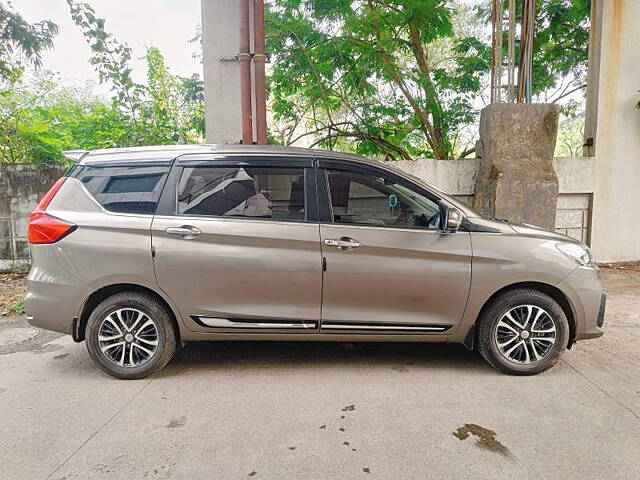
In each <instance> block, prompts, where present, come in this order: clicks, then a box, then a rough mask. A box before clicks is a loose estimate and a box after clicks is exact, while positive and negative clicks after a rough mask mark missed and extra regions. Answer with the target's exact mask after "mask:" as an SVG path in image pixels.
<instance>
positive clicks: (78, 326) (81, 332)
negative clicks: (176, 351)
mask: <svg viewBox="0 0 640 480" xmlns="http://www.w3.org/2000/svg"><path fill="white" fill-rule="evenodd" d="M123 292H140V293H144V294H146V295H149V296H150V297H153V298H154V299H155V300H157V301H158V302H159V303H160V304H161V305H162V306H163V307H164V308H165V309H166V310H167V312H168V313H169V317H170V318H171V323H172V325H173V331H174V334H175V337H176V342H179V341H180V327H179V325H178V318H177V316H176V313H175V311H174V310H173V308H172V307H171V305H169V302H167V300H166V299H165V298H163V297H162V295H159V294H158V293H157V292H155V291H154V290H152V289H150V288H148V287H144V286H142V285H138V284H135V283H116V284H112V285H106V286H104V287H101V288H99V289H98V290H96V291H94V292H93V293H92V294H91V295H89V296H88V297H87V299H86V300H85V302H84V305H83V306H82V310H81V313H80V316H79V318H78V320H77V321H76V322H74V324H75V325H74V329H73V339H74V340H75V341H76V342H81V341H83V340H84V339H85V331H86V328H87V321H88V320H89V316H90V315H91V312H93V310H94V309H95V308H96V307H97V306H98V305H99V304H100V303H101V302H102V301H104V300H105V299H107V298H109V297H110V296H112V295H115V294H116V293H123Z"/></svg>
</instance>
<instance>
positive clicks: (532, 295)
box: [25, 145, 605, 378]
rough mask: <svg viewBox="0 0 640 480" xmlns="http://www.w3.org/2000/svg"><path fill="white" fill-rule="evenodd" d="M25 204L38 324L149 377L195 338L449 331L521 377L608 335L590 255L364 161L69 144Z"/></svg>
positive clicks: (380, 337)
mask: <svg viewBox="0 0 640 480" xmlns="http://www.w3.org/2000/svg"><path fill="white" fill-rule="evenodd" d="M66 154H67V156H68V157H70V158H73V159H74V160H75V161H76V165H75V167H74V168H73V169H72V170H71V171H70V172H69V174H68V175H67V176H66V177H64V178H61V179H60V180H59V181H58V182H57V183H56V184H55V185H54V186H53V187H52V189H51V190H50V191H49V192H48V193H47V195H46V196H45V197H44V198H43V199H42V201H41V202H40V204H39V205H38V207H37V208H36V210H35V211H34V212H33V213H32V214H31V217H30V223H29V234H28V235H29V242H30V245H31V254H32V260H33V266H32V268H31V272H30V273H29V278H28V294H27V297H26V300H25V306H26V312H27V318H28V320H29V322H31V324H32V325H35V326H38V327H41V328H45V329H50V330H54V331H57V332H63V333H66V334H70V335H72V336H73V338H74V340H76V341H78V342H79V341H82V340H86V342H87V348H88V350H89V354H90V355H91V357H92V358H93V359H94V361H95V362H96V363H97V364H98V366H100V368H102V369H103V370H104V371H106V372H107V373H109V374H111V375H113V376H116V377H119V378H141V377H144V376H147V375H150V374H152V373H153V372H156V371H158V370H159V369H161V368H162V367H164V366H165V365H166V364H167V363H168V362H169V361H170V360H171V358H172V357H173V356H174V354H175V352H176V350H177V349H178V348H179V347H180V346H182V345H183V344H184V343H185V342H190V341H195V340H313V341H341V342H360V341H363V342H379V341H385V342H387V341H393V342H456V343H463V344H464V345H466V346H467V347H468V348H470V349H472V348H477V349H478V350H479V351H480V353H481V354H482V356H483V357H484V358H485V359H486V360H487V361H488V362H489V363H490V364H491V365H493V366H494V367H496V368H498V369H500V370H502V371H504V372H507V373H511V374H517V375H529V374H535V373H539V372H542V371H544V370H546V369H548V368H550V367H551V366H552V365H554V364H555V363H556V361H557V360H558V358H559V357H560V355H561V353H562V352H563V351H564V349H565V348H568V347H570V346H571V344H572V343H573V342H575V341H576V340H582V339H587V338H594V337H599V336H601V335H602V333H603V330H602V324H603V318H604V306H605V294H604V292H603V289H602V286H601V285H600V282H599V281H598V274H597V268H596V265H595V263H594V260H593V258H592V257H591V254H590V252H589V249H588V248H587V247H585V246H584V245H581V244H580V243H578V242H576V241H575V240H573V239H571V238H568V237H565V236H563V235H559V234H557V233H553V232H548V231H544V230H541V229H539V228H536V227H533V226H530V225H514V224H510V223H507V222H506V221H501V220H497V219H492V218H487V217H483V216H481V215H479V214H476V213H474V212H473V211H472V210H470V209H469V208H468V207H467V206H466V205H464V204H463V203H460V202H458V201H457V200H455V199H453V198H451V197H449V196H447V195H445V194H444V193H443V192H441V191H440V190H438V189H436V188H434V187H432V186H430V185H428V184H425V183H422V182H421V181H420V180H417V179H415V178H412V177H410V176H408V175H407V174H406V173H404V172H402V171H400V170H396V169H395V168H392V167H390V166H389V165H388V164H383V163H378V162H374V161H371V160H367V159H364V158H361V157H357V156H352V155H346V154H339V153H334V152H327V151H318V150H306V149H292V148H275V147H254V146H212V145H198V146H176V147H166V146H163V147H144V148H126V149H108V150H98V151H93V152H85V151H73V152H67V153H66Z"/></svg>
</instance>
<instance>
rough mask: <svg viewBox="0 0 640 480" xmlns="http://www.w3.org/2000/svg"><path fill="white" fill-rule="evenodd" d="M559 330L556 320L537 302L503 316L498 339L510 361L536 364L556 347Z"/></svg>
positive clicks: (497, 343)
mask: <svg viewBox="0 0 640 480" xmlns="http://www.w3.org/2000/svg"><path fill="white" fill-rule="evenodd" d="M556 333H557V332H556V324H555V321H554V319H553V317H552V316H551V315H549V313H548V312H547V311H546V310H544V309H543V308H541V307H538V306H536V305H519V306H517V307H514V308H512V309H511V310H509V311H508V312H507V313H505V314H504V315H503V316H502V317H501V318H500V320H499V321H498V323H497V325H496V327H495V330H494V341H495V344H496V346H497V348H498V351H499V352H500V354H501V355H502V356H503V357H505V358H506V359H507V360H509V361H511V362H514V363H518V364H532V363H536V362H539V361H540V360H542V359H543V358H544V357H545V356H547V354H548V353H549V352H550V351H551V350H552V348H553V345H554V344H555V342H556Z"/></svg>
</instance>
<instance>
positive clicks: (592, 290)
mask: <svg viewBox="0 0 640 480" xmlns="http://www.w3.org/2000/svg"><path fill="white" fill-rule="evenodd" d="M558 287H559V288H560V289H561V290H562V291H564V292H565V294H566V295H567V296H568V297H569V300H570V302H571V306H572V307H573V313H574V319H575V323H576V325H575V327H576V332H575V338H574V340H586V339H589V338H597V337H601V336H602V335H603V334H604V316H605V308H606V299H607V295H606V292H605V291H604V288H603V287H602V284H601V283H600V280H599V279H598V271H597V270H596V269H593V268H586V267H578V268H576V269H575V270H574V271H573V272H571V274H569V276H567V277H566V278H565V279H564V280H563V281H562V282H560V284H559V285H558Z"/></svg>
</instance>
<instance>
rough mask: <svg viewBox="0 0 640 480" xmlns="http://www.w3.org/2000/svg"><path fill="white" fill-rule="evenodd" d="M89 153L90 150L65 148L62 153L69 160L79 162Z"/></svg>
mask: <svg viewBox="0 0 640 480" xmlns="http://www.w3.org/2000/svg"><path fill="white" fill-rule="evenodd" d="M88 153H89V150H65V151H64V152H62V155H63V156H64V157H65V158H68V159H69V160H73V162H74V163H78V162H79V161H80V160H82V159H83V158H84V157H85V156H86V155H87V154H88Z"/></svg>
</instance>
